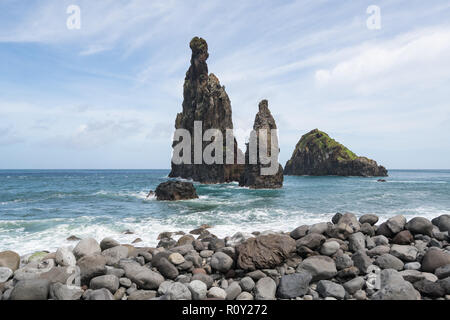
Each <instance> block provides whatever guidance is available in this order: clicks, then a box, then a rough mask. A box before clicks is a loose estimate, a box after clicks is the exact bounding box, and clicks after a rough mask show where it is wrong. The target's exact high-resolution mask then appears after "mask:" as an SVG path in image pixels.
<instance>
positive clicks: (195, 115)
mask: <svg viewBox="0 0 450 320" xmlns="http://www.w3.org/2000/svg"><path fill="white" fill-rule="evenodd" d="M190 48H191V50H192V57H191V66H190V67H189V70H188V71H187V73H186V78H185V80H184V86H183V98H184V99H183V111H182V112H181V113H179V114H178V115H177V118H176V121H175V128H176V129H186V130H187V131H189V133H190V134H191V155H190V164H189V163H181V164H175V163H173V162H172V171H171V172H170V174H169V177H181V178H186V179H193V180H194V181H199V182H202V183H222V182H231V181H239V177H240V176H241V173H242V171H243V169H244V167H243V165H242V164H241V165H239V164H237V154H238V153H240V155H241V156H242V157H243V154H242V151H240V150H239V148H238V146H237V142H236V139H234V162H233V164H226V161H225V160H226V155H225V153H226V152H224V155H223V157H224V158H223V163H224V164H206V163H205V162H204V160H203V159H202V161H201V164H194V121H201V122H202V130H203V132H205V131H206V130H208V129H217V130H220V131H221V132H222V135H223V147H224V149H225V148H226V139H225V137H226V129H233V122H232V116H231V102H230V99H229V98H228V95H227V93H226V92H225V87H223V86H221V85H220V82H219V79H217V77H216V76H215V75H214V74H212V73H211V74H209V75H208V65H207V64H206V60H207V59H208V57H209V54H208V44H207V43H206V41H205V40H204V39H202V38H198V37H195V38H193V39H192V40H191V42H190ZM202 140H203V139H202ZM210 143H211V142H208V141H205V142H203V145H202V152H203V151H204V149H205V147H206V146H208V145H209V144H210ZM177 144H178V142H177V141H174V143H173V147H175V145H177Z"/></svg>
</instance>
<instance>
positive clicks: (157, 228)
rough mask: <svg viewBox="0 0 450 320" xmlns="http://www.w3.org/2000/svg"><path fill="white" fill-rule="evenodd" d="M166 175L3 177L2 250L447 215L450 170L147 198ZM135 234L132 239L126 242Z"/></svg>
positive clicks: (299, 180) (149, 242) (296, 180)
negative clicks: (347, 215)
mask: <svg viewBox="0 0 450 320" xmlns="http://www.w3.org/2000/svg"><path fill="white" fill-rule="evenodd" d="M168 173H169V170H0V251H3V250H14V251H16V252H18V253H19V254H27V253H32V252H35V251H38V250H48V251H52V250H55V249H56V248H58V247H61V246H73V245H74V244H76V242H71V241H68V240H66V238H67V237H69V236H71V235H75V236H78V237H80V238H83V237H88V236H89V237H94V238H96V239H97V240H98V241H100V240H101V239H103V238H104V237H107V236H109V237H113V238H115V239H116V240H119V241H121V242H122V243H131V242H132V241H133V240H134V239H136V238H141V239H142V240H143V242H141V243H139V246H155V245H156V244H157V243H158V241H157V240H156V239H157V236H158V234H159V233H161V232H163V231H184V232H189V231H190V230H192V229H194V228H196V227H198V226H200V225H202V224H209V225H211V226H213V228H212V229H210V231H211V232H212V233H214V234H216V235H218V236H221V237H225V236H228V235H233V234H234V233H236V232H237V231H244V232H252V231H264V230H275V231H291V230H292V229H294V228H295V227H297V226H300V225H302V224H312V223H317V222H324V221H330V220H331V217H332V216H333V215H334V214H335V213H336V212H352V213H355V214H356V215H357V216H360V215H362V214H366V213H374V214H377V215H379V216H380V219H381V220H380V221H383V220H385V219H387V218H389V217H391V216H393V215H396V214H402V215H404V216H406V217H407V218H408V219H409V218H411V217H414V216H423V217H427V218H430V219H431V218H434V217H436V216H439V215H441V214H450V170H390V171H389V177H388V178H386V180H387V182H377V180H378V178H360V177H295V176H285V180H284V187H283V188H282V189H278V190H250V189H248V188H241V187H239V186H238V184H237V183H231V184H217V185H202V184H197V183H194V184H195V186H196V188H197V193H198V195H199V199H195V200H187V201H176V202H161V201H156V199H155V198H154V197H151V198H149V199H147V198H146V196H147V194H148V191H149V190H150V189H152V190H154V189H155V188H156V186H157V185H158V184H159V183H161V182H163V181H166V180H167V179H168V178H167V175H168ZM126 230H130V231H132V232H133V234H124V231H126Z"/></svg>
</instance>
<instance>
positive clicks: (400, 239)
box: [392, 230, 414, 244]
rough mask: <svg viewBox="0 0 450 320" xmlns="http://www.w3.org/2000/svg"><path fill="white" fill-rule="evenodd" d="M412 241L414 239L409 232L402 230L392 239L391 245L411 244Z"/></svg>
mask: <svg viewBox="0 0 450 320" xmlns="http://www.w3.org/2000/svg"><path fill="white" fill-rule="evenodd" d="M413 241H414V237H413V235H412V234H411V232H409V230H403V231H400V232H399V233H397V235H396V236H395V237H394V239H392V243H395V244H411V242H413Z"/></svg>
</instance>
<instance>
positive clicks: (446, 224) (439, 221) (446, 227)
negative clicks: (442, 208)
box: [431, 214, 450, 233]
mask: <svg viewBox="0 0 450 320" xmlns="http://www.w3.org/2000/svg"><path fill="white" fill-rule="evenodd" d="M431 222H432V223H433V224H434V225H435V226H437V227H438V228H439V230H441V231H448V232H449V233H450V214H443V215H441V216H439V217H437V218H434V219H433V220H431Z"/></svg>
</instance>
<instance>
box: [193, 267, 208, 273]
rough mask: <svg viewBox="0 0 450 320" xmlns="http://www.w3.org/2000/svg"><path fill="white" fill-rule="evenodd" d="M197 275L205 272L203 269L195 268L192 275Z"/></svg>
mask: <svg viewBox="0 0 450 320" xmlns="http://www.w3.org/2000/svg"><path fill="white" fill-rule="evenodd" d="M198 273H202V274H206V271H205V269H203V268H195V269H194V270H192V274H198Z"/></svg>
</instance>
